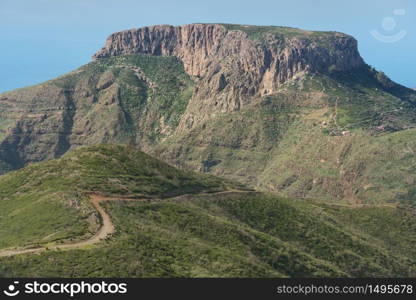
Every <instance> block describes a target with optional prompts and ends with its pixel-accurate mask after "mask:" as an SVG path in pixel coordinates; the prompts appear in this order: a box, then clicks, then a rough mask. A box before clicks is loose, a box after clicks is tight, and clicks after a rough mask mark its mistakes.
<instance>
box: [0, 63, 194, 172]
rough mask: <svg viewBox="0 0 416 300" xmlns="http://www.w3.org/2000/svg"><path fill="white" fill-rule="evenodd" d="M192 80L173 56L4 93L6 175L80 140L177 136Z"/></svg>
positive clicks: (145, 141)
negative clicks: (175, 130) (176, 130)
mask: <svg viewBox="0 0 416 300" xmlns="http://www.w3.org/2000/svg"><path fill="white" fill-rule="evenodd" d="M192 86H193V83H192V81H191V80H190V78H189V76H188V75H186V74H185V73H184V71H183V67H182V64H181V63H180V62H179V61H178V60H177V59H175V58H173V57H151V56H145V55H132V56H126V57H120V58H109V59H106V60H102V61H97V62H92V63H90V64H88V65H86V66H84V67H81V68H80V69H78V70H76V71H74V72H72V73H70V74H68V75H65V76H62V77H60V78H57V79H55V80H51V81H48V82H46V83H44V84H41V85H38V86H35V87H29V88H25V89H19V90H16V91H12V92H9V93H5V94H3V95H1V97H0V129H1V131H0V132H1V134H0V162H2V163H0V173H1V169H2V165H3V170H7V169H16V168H20V167H22V166H24V165H26V164H27V163H30V162H36V161H41V160H44V159H50V158H56V157H60V156H61V155H62V154H64V153H65V152H67V151H68V150H70V149H73V148H75V147H77V146H80V145H91V144H97V143H106V142H112V143H130V144H135V143H138V144H139V145H140V146H142V147H145V146H146V145H152V144H153V143H154V142H156V141H157V140H158V139H159V137H163V136H165V135H168V134H169V133H171V132H172V131H173V130H174V129H175V128H176V126H177V125H178V122H179V119H180V116H181V114H182V113H183V111H184V110H185V108H186V105H187V103H188V100H189V98H190V96H191V95H192V90H193V87H192Z"/></svg>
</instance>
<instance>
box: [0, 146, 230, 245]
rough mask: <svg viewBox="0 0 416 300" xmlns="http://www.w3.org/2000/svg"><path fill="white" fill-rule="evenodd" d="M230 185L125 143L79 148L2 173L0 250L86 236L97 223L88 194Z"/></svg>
mask: <svg viewBox="0 0 416 300" xmlns="http://www.w3.org/2000/svg"><path fill="white" fill-rule="evenodd" d="M228 185H230V186H233V185H232V184H230V183H228V182H226V181H221V180H219V179H217V178H214V177H211V176H205V175H197V174H194V173H191V172H185V171H179V170H177V169H175V168H172V167H170V166H169V165H167V164H165V163H162V162H160V161H158V160H155V159H153V158H151V157H150V156H148V155H146V154H144V153H142V152H139V151H136V150H133V149H132V148H129V147H126V146H117V145H101V146H90V147H86V148H80V149H77V150H75V151H73V152H71V153H69V154H67V155H65V156H64V157H62V158H60V159H58V160H53V161H47V162H42V163H38V164H33V165H31V166H29V167H26V168H24V169H22V170H19V171H14V172H10V173H8V174H6V175H3V176H0V212H1V213H0V216H1V218H0V236H1V239H0V249H3V248H8V247H15V246H27V247H30V246H36V245H38V244H41V245H48V243H52V242H53V243H56V242H58V243H62V242H63V241H68V240H70V241H75V240H81V239H86V238H87V237H89V236H91V235H92V234H93V233H95V232H96V231H97V229H98V227H99V226H100V220H99V218H98V215H96V214H95V213H94V208H93V207H92V206H91V205H90V203H89V197H88V194H90V193H92V192H99V193H104V194H117V195H130V196H132V197H168V196H174V195H177V194H186V193H195V192H202V191H217V190H224V189H226V187H227V186H228Z"/></svg>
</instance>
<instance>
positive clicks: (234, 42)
mask: <svg viewBox="0 0 416 300" xmlns="http://www.w3.org/2000/svg"><path fill="white" fill-rule="evenodd" d="M133 53H145V54H151V55H174V56H177V57H179V58H180V59H181V60H183V62H184V64H185V69H186V71H187V72H189V73H190V74H192V75H198V76H200V75H202V73H204V71H205V70H206V65H207V64H209V62H210V61H211V60H213V59H216V60H219V58H220V59H221V58H225V57H229V56H239V58H240V62H242V65H241V67H243V68H250V69H251V68H252V67H254V66H257V67H259V70H258V71H259V73H266V71H271V70H273V69H280V70H281V71H284V70H283V69H284V67H287V68H288V69H290V70H287V71H288V72H289V73H296V72H299V71H302V70H303V71H311V72H325V71H327V69H328V68H329V67H331V68H333V69H336V70H339V71H346V70H350V69H353V68H356V67H357V66H359V65H360V64H362V62H363V61H362V59H361V57H360V55H359V53H358V50H357V42H356V40H355V39H354V38H352V37H351V36H348V35H345V34H342V33H338V32H312V31H305V30H300V29H295V28H285V27H273V26H270V27H265V26H243V25H242V26H238V25H223V24H190V25H182V26H176V27H174V26H170V25H157V26H151V27H142V28H138V29H131V30H125V31H121V32H117V33H113V34H112V35H110V37H109V38H108V39H107V41H106V44H105V46H104V47H103V48H102V49H101V50H100V51H98V52H97V53H96V54H95V55H94V56H93V58H94V59H98V58H103V57H108V56H117V55H123V54H133ZM250 58H252V59H254V60H253V61H252V62H251V63H250V62H248V61H247V59H250ZM256 58H257V59H256ZM258 58H262V60H260V61H258ZM243 62H245V63H243ZM285 62H286V63H285ZM201 63H202V64H201ZM247 64H248V65H247ZM256 64H260V65H256ZM246 71H248V70H246ZM282 79H283V78H282Z"/></svg>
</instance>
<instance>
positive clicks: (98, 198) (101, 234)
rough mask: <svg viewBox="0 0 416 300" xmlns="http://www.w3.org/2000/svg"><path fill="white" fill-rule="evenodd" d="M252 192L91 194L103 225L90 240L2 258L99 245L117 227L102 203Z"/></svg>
mask: <svg viewBox="0 0 416 300" xmlns="http://www.w3.org/2000/svg"><path fill="white" fill-rule="evenodd" d="M250 192H251V191H238V190H233V191H222V192H217V193H200V194H184V195H180V196H175V197H171V198H164V199H158V198H143V199H138V198H128V197H125V196H112V197H106V196H103V195H101V194H91V195H90V201H91V204H92V205H93V206H94V208H95V209H96V210H97V212H98V213H99V214H100V216H101V219H102V225H101V227H100V229H99V230H98V231H97V232H96V233H95V234H94V235H93V236H92V237H90V238H89V239H87V240H85V241H80V242H76V243H68V244H62V245H53V246H48V247H36V248H26V249H22V248H20V249H19V248H16V249H6V250H0V257H7V256H15V255H20V254H36V253H40V252H44V251H47V250H70V249H80V248H84V247H86V246H90V245H93V244H96V243H99V242H100V241H102V240H104V239H105V238H107V237H108V236H109V235H111V234H113V233H114V232H115V227H114V224H113V222H112V221H111V218H110V216H109V214H108V213H107V212H106V211H105V209H104V208H103V207H102V206H101V205H100V203H101V202H104V201H134V202H140V201H149V200H152V201H154V200H159V201H162V200H164V201H167V200H180V199H184V198H187V197H196V196H203V195H205V196H206V195H220V194H232V193H250Z"/></svg>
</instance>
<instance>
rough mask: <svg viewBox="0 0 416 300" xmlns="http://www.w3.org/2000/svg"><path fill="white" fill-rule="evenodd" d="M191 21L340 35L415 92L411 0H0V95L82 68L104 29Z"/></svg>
mask: <svg viewBox="0 0 416 300" xmlns="http://www.w3.org/2000/svg"><path fill="white" fill-rule="evenodd" d="M197 22H207V23H216V22H218V23H239V24H254V25H283V26H292V27H299V28H304V29H312V30H313V29H315V30H334V31H341V32H345V33H348V34H351V35H353V36H354V37H355V38H357V39H358V42H359V50H360V52H361V55H362V56H363V57H364V59H365V60H366V62H367V63H368V64H370V65H372V66H374V67H376V68H377V69H379V70H382V71H384V72H385V73H386V74H387V75H389V76H390V77H391V78H392V79H393V80H395V81H397V82H399V83H401V84H403V85H406V86H409V87H416V76H415V70H416V57H415V56H416V1H415V0H365V1H364V0H348V1H336V0H290V1H288V0H284V1H280V0H273V1H272V0H269V1H268V0H204V1H200V0H182V1H180V0H177V1H174V0H169V1H168V0H153V1H149V0H147V1H137V0H0V54H1V55H0V92H1V91H6V90H10V89H14V88H17V87H23V86H26V85H32V84H35V83H39V82H42V81H44V80H47V79H51V78H53V77H56V76H58V75H61V74H64V73H66V72H68V71H71V70H73V69H75V68H77V67H79V66H81V65H83V64H85V63H87V62H88V61H89V60H90V57H91V55H92V54H93V53H94V52H95V51H97V50H98V49H100V48H101V47H102V45H103V44H104V41H105V39H106V37H107V36H108V35H109V34H111V33H112V32H115V31H119V30H123V29H129V28H135V27H141V26H145V25H155V24H172V25H179V24H187V23H197ZM371 32H372V33H371Z"/></svg>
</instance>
